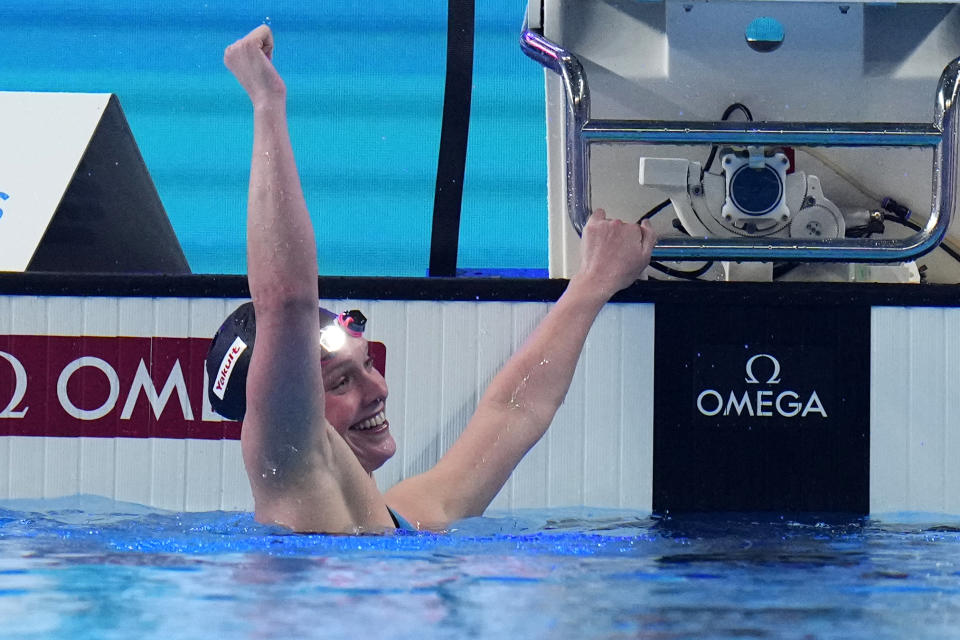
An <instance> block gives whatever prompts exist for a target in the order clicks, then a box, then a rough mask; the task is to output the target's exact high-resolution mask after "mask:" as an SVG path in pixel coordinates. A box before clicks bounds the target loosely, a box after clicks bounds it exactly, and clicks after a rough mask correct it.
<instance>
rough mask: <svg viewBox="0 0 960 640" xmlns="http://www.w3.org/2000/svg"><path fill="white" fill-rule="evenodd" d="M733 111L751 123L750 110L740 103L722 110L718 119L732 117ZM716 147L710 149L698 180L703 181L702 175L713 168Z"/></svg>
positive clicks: (751, 115)
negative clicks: (741, 114) (739, 113)
mask: <svg viewBox="0 0 960 640" xmlns="http://www.w3.org/2000/svg"><path fill="white" fill-rule="evenodd" d="M734 111H740V112H741V113H743V115H744V116H745V117H746V118H747V121H748V122H753V114H752V113H750V109H748V108H747V106H746V105H745V104H743V103H741V102H734V103H733V104H732V105H730V106H729V107H727V108H726V109H724V110H723V115H722V116H721V117H720V120H723V121H725V120H726V119H727V118H729V117H730V116H732V115H733V112H734ZM718 148H719V147H718V146H717V145H713V146H711V147H710V155H709V156H707V162H706V163H705V164H704V165H703V169H702V170H701V171H700V179H701V180H702V179H703V174H705V173H706V172H708V171H710V167H712V166H713V161H714V160H715V159H716V157H717V150H718Z"/></svg>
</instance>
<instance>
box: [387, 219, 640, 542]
mask: <svg viewBox="0 0 960 640" xmlns="http://www.w3.org/2000/svg"><path fill="white" fill-rule="evenodd" d="M656 241H657V236H656V233H655V232H654V231H653V229H652V228H650V226H649V225H648V223H644V224H643V226H642V227H641V226H638V225H636V224H631V223H625V222H622V221H620V220H612V219H607V218H606V215H605V213H604V212H603V211H602V210H597V212H596V213H594V215H593V216H591V218H590V220H589V221H588V223H587V225H586V228H585V229H584V232H583V243H582V245H581V249H582V251H581V266H580V269H579V271H578V272H577V274H576V275H575V276H574V277H573V278H572V279H571V280H570V284H569V285H568V286H567V289H566V291H565V292H564V294H563V295H562V296H561V297H560V299H559V300H558V301H557V303H556V304H555V305H554V306H553V307H552V308H551V309H550V311H549V313H548V314H547V315H546V316H545V317H544V319H543V320H542V321H541V322H540V324H539V325H538V326H537V328H536V330H535V331H534V332H533V333H532V334H531V335H530V336H529V338H527V340H526V342H525V343H524V344H523V346H522V347H521V348H520V349H519V350H518V351H517V352H516V353H515V354H514V355H513V356H512V357H511V358H510V360H509V361H508V362H507V364H506V365H504V368H503V369H502V370H501V371H500V373H498V374H497V376H496V377H495V378H494V379H493V381H492V382H491V383H490V386H489V387H488V388H487V391H486V393H485V394H484V395H483V397H482V398H481V400H480V402H479V404H478V406H477V410H476V412H475V413H474V415H473V417H472V418H471V420H470V422H469V423H468V425H467V427H466V429H465V430H464V432H463V434H462V435H461V436H460V438H459V439H458V440H457V441H456V442H455V443H454V444H453V446H452V447H451V448H450V450H449V451H448V452H447V453H446V455H444V456H443V458H441V459H440V461H439V462H438V463H437V465H436V466H435V467H434V468H433V469H432V470H430V471H428V472H426V473H424V474H421V475H420V476H415V477H413V478H410V479H409V480H406V481H404V482H401V483H399V484H398V485H396V486H395V487H394V488H393V489H391V490H390V491H388V492H387V495H386V497H387V502H388V504H390V505H391V506H393V507H395V508H397V509H398V510H400V511H401V513H405V515H408V517H415V518H417V519H420V520H422V521H424V522H425V523H427V524H434V525H443V524H446V523H449V522H452V521H455V520H457V519H459V518H463V517H468V516H474V515H480V514H482V513H483V511H484V510H485V509H486V508H487V506H488V505H489V504H490V502H491V501H492V500H493V498H494V497H495V496H496V494H497V492H498V491H499V490H500V489H501V488H502V487H503V485H504V483H505V482H506V481H507V479H508V478H509V476H510V474H511V473H512V472H513V470H514V468H515V467H516V466H517V464H518V463H519V462H520V460H521V458H523V456H524V455H525V454H526V453H527V451H529V450H530V448H531V447H532V446H533V445H534V444H536V443H537V441H538V440H539V439H540V438H541V436H543V434H544V433H545V432H546V430H547V428H548V427H549V426H550V423H551V421H552V420H553V416H554V414H555V413H556V411H557V408H558V407H559V406H560V404H561V403H562V402H563V399H564V396H565V395H566V393H567V389H568V388H569V387H570V382H571V380H572V378H573V374H574V370H575V369H576V365H577V360H578V359H579V357H580V352H581V351H582V349H583V344H584V341H585V340H586V337H587V333H588V332H589V330H590V327H591V326H592V325H593V321H594V319H595V318H596V316H597V314H598V313H599V312H600V309H601V308H602V307H603V305H604V304H606V302H607V301H608V300H609V299H610V298H611V296H613V294H614V293H616V292H617V291H619V290H621V289H623V288H625V287H627V286H629V285H630V284H632V283H633V282H634V281H636V280H637V279H638V278H640V276H641V274H642V272H643V270H644V269H645V268H646V266H647V265H648V264H649V263H650V252H651V251H652V250H653V246H654V245H655V244H656ZM418 510H419V513H418Z"/></svg>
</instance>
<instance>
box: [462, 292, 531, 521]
mask: <svg viewBox="0 0 960 640" xmlns="http://www.w3.org/2000/svg"><path fill="white" fill-rule="evenodd" d="M512 306H513V305H511V304H509V303H506V302H484V303H481V304H479V305H478V307H477V338H478V340H477V352H476V354H475V358H476V361H475V364H474V366H475V367H476V372H477V373H476V383H475V385H474V387H473V395H474V397H476V398H477V400H478V401H479V399H480V398H481V397H482V396H483V394H484V392H485V391H486V390H487V386H488V385H489V384H490V381H491V380H493V377H494V376H495V375H497V373H498V372H499V371H500V369H502V368H503V365H504V364H505V363H506V361H507V359H509V358H510V355H511V354H512V353H513V342H514V338H513V333H514V329H513V322H512V320H511V318H512V315H513V312H512V310H511V307H512ZM521 464H522V463H521ZM512 486H513V481H512V480H508V481H507V483H506V484H505V485H504V487H503V489H501V490H500V492H499V493H498V494H497V495H496V496H495V497H494V499H493V500H492V501H491V503H490V508H491V509H501V510H503V509H509V508H510V507H511V506H512V504H511V498H510V496H511V491H512Z"/></svg>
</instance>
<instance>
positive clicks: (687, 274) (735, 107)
mask: <svg viewBox="0 0 960 640" xmlns="http://www.w3.org/2000/svg"><path fill="white" fill-rule="evenodd" d="M734 111H740V112H741V113H743V115H744V116H745V117H746V118H747V120H748V121H750V122H753V114H752V113H751V112H750V109H749V108H748V107H747V106H746V105H745V104H743V103H741V102H734V103H733V104H731V105H730V106H728V107H727V108H726V109H724V110H723V115H722V116H721V117H720V119H721V120H726V119H727V118H729V117H730V116H731V115H733V112H734ZM717 149H718V147H717V145H712V146H711V147H710V155H709V156H707V162H706V164H705V165H704V168H703V169H701V171H700V179H701V180H703V175H704V174H705V173H706V172H707V171H709V170H710V167H711V166H713V161H714V159H715V158H716V157H717ZM670 204H671V202H670V199H669V198H668V199H666V200H664V201H663V202H661V203H660V204H658V205H656V206H654V207H653V208H651V209H650V210H649V211H647V212H646V213H645V214H643V215H642V216H640V219H639V220H637V224H640V223H641V222H643V221H644V220H649V219H650V218H652V217H653V216H655V215H657V214H658V213H660V212H661V211H663V210H664V209H666V208H667V207H668V206H670ZM650 266H651V267H653V268H654V269H656V270H657V271H660V272H661V273H664V274H666V275H668V276H672V277H674V278H683V279H685V280H696V279H698V278H699V277H700V276H702V275H703V274H705V273H706V272H707V271H709V270H710V268H711V267H712V266H713V261H710V262H707V263H706V264H704V265H703V266H702V267H700V268H699V269H694V270H692V271H683V270H682V269H674V268H672V267H668V266H667V265H665V264H663V263H660V262H651V263H650Z"/></svg>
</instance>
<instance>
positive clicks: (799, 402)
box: [697, 353, 827, 418]
mask: <svg viewBox="0 0 960 640" xmlns="http://www.w3.org/2000/svg"><path fill="white" fill-rule="evenodd" d="M745 373H746V376H745V377H744V383H745V385H746V386H743V385H737V386H735V387H734V388H731V389H720V390H718V389H704V390H703V391H701V392H700V394H699V395H698V396H697V409H698V410H699V411H700V413H701V414H703V415H705V416H708V417H713V416H717V415H723V416H741V417H742V416H749V417H758V418H770V417H774V416H781V417H784V418H794V417H798V416H799V417H801V418H806V417H808V416H811V415H817V416H820V417H821V418H826V417H827V410H826V408H825V407H824V406H823V403H822V402H821V401H820V396H819V395H818V394H817V392H816V390H814V391H811V392H809V393H804V394H801V393H798V392H796V391H794V390H792V389H783V388H780V386H779V385H780V383H781V381H780V361H779V360H777V358H776V357H775V356H773V355H771V354H769V353H758V354H756V355H753V356H750V358H748V359H747V362H746V366H745Z"/></svg>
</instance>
